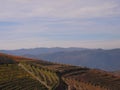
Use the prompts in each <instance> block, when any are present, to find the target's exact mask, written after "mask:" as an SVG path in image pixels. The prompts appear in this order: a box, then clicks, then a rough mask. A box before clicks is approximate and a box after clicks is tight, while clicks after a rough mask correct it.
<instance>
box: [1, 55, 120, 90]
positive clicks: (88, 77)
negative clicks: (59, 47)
mask: <svg viewBox="0 0 120 90" xmlns="http://www.w3.org/2000/svg"><path fill="white" fill-rule="evenodd" d="M3 57H5V59H2V58H3ZM6 57H7V58H6ZM0 59H1V61H2V62H4V60H5V62H4V63H1V64H0V90H120V76H119V75H114V74H112V73H109V72H106V71H102V70H98V69H89V68H85V67H79V66H72V65H67V64H58V63H52V62H46V61H42V60H34V59H29V58H24V57H18V56H11V55H6V54H0ZM9 60H10V61H11V60H12V61H14V62H15V63H11V62H9Z"/></svg>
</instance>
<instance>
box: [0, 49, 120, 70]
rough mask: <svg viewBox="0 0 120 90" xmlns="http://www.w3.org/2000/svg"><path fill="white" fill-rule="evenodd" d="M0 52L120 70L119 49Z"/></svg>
mask: <svg viewBox="0 0 120 90" xmlns="http://www.w3.org/2000/svg"><path fill="white" fill-rule="evenodd" d="M1 52H4V53H8V54H13V55H19V56H25V57H29V58H36V59H43V60H47V61H51V62H59V63H64V64H72V65H78V66H79V65H80V66H86V67H89V68H98V69H103V70H107V71H117V70H120V49H111V50H104V49H86V48H34V49H20V50H1Z"/></svg>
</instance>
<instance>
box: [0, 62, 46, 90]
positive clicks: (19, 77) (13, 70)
mask: <svg viewBox="0 0 120 90" xmlns="http://www.w3.org/2000/svg"><path fill="white" fill-rule="evenodd" d="M26 86H27V87H26ZM0 90H47V88H46V87H45V86H44V85H42V84H41V83H39V82H38V81H37V80H35V79H34V78H33V77H31V76H30V75H29V74H28V73H27V72H25V71H24V70H23V69H22V68H20V67H18V65H17V64H4V65H0Z"/></svg>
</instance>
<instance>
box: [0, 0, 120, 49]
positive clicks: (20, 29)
mask: <svg viewBox="0 0 120 90" xmlns="http://www.w3.org/2000/svg"><path fill="white" fill-rule="evenodd" d="M0 1H1V3H0V49H19V48H35V47H86V48H105V49H110V48H120V1H119V0H0Z"/></svg>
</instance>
